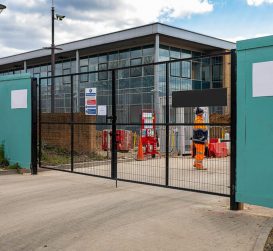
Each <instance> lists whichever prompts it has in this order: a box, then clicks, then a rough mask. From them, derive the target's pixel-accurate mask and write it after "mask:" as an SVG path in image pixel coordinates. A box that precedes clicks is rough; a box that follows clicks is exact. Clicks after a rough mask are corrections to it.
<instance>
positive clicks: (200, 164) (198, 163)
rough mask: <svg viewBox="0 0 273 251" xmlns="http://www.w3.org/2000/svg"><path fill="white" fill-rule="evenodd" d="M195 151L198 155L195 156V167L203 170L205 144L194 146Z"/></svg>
mask: <svg viewBox="0 0 273 251" xmlns="http://www.w3.org/2000/svg"><path fill="white" fill-rule="evenodd" d="M194 146H195V149H196V154H195V166H196V167H197V168H202V167H203V159H204V157H205V144H196V143H195V144H194Z"/></svg>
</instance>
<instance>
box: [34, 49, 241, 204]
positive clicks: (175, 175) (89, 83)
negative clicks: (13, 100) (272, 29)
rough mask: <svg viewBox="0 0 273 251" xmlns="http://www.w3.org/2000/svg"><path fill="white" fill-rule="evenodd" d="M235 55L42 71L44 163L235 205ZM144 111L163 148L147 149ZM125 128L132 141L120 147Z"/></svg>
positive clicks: (41, 156)
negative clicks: (198, 156) (201, 137)
mask: <svg viewBox="0 0 273 251" xmlns="http://www.w3.org/2000/svg"><path fill="white" fill-rule="evenodd" d="M235 61H236V54H235V51H232V52H227V53H222V54H217V55H210V56H200V57H194V58H181V59H180V58H177V59H173V60H172V61H165V62H158V63H151V64H139V65H134V66H128V67H121V68H113V69H110V68H111V66H112V65H118V63H119V62H118V61H117V62H116V63H117V64H110V63H109V65H108V70H100V71H88V70H85V72H81V73H75V74H68V75H60V76H55V77H54V78H53V77H41V78H40V79H39V88H38V90H39V93H38V96H39V166H40V167H42V168H48V169H54V170H61V171H66V172H73V173H77V174H85V175H91V176H97V177H103V178H109V179H116V180H119V181H129V182H135V183H141V184H149V185H155V186H160V187H168V188H174V189H182V190H188V191H196V192H201V193H207V194H214V195H221V196H227V197H229V196H230V197H231V207H232V208H233V209H235V208H236V203H235V201H234V192H235V185H234V184H235V161H234V160H235V138H236V134H235V125H236V114H235V112H236V100H235V95H236V94H235V92H236V88H235V87H236V76H235V68H236V62H235ZM104 69H107V68H104ZM88 93H89V96H92V97H93V98H92V100H90V99H89V98H88V97H87V94H88ZM217 93H222V94H223V95H222V94H221V95H222V96H221V95H220V96H218V94H217ZM204 95H205V96H204ZM52 97H53V98H52ZM187 97H188V98H187ZM219 97H220V98H219ZM223 99H225V100H223ZM87 100H89V101H88V102H87ZM196 106H202V107H203V109H204V110H205V111H206V123H205V125H206V127H207V128H208V133H209V140H208V142H207V147H206V149H207V150H206V156H207V157H206V158H205V160H204V165H205V166H206V167H207V168H208V170H206V171H201V170H196V169H195V168H194V167H193V161H194V158H193V154H194V149H193V145H192V141H191V137H192V130H193V126H194V108H195V107H196ZM144 111H148V113H149V111H150V113H151V114H154V115H155V117H156V119H155V121H152V120H151V121H150V123H149V122H147V121H146V125H147V126H151V128H155V132H154V134H153V135H154V137H155V140H156V143H157V144H156V147H157V149H156V150H157V151H158V154H145V146H143V143H145V142H142V140H141V131H142V130H141V128H142V127H143V121H142V119H141V116H142V114H143V112H144ZM123 131H127V132H128V131H129V135H130V138H129V141H130V146H131V147H130V149H128V150H126V151H118V148H117V144H121V143H123V142H120V141H122V140H121V139H122V137H121V135H120V134H121V132H123ZM117 134H119V135H117ZM103 137H107V140H108V141H107V142H108V146H107V147H106V146H105V143H104V147H103V146H102V145H103V144H102V142H103ZM104 140H105V138H104ZM117 141H119V142H117ZM141 146H143V149H140V148H141ZM105 147H106V148H105ZM143 151H144V153H143V156H140V157H141V158H139V156H138V155H139V154H142V152H143ZM142 157H143V158H142ZM138 159H141V160H138Z"/></svg>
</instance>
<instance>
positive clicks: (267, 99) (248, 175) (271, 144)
mask: <svg viewBox="0 0 273 251" xmlns="http://www.w3.org/2000/svg"><path fill="white" fill-rule="evenodd" d="M237 63H238V65H237V152H236V154H237V163H236V164H237V178H236V201H238V202H242V203H250V204H256V205H261V206H266V207H273V36H268V37H263V38H256V39H249V40H245V41H239V42H238V43H237Z"/></svg>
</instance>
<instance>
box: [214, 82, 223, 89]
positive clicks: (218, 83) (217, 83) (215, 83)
mask: <svg viewBox="0 0 273 251" xmlns="http://www.w3.org/2000/svg"><path fill="white" fill-rule="evenodd" d="M222 87H223V82H222V81H213V82H212V88H222Z"/></svg>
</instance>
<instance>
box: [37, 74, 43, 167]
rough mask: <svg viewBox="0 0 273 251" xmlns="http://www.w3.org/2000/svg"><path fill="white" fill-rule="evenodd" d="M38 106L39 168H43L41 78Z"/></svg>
mask: <svg viewBox="0 0 273 251" xmlns="http://www.w3.org/2000/svg"><path fill="white" fill-rule="evenodd" d="M38 88H39V89H38V99H39V101H38V105H39V114H38V121H39V122H38V123H39V129H38V130H39V153H38V155H39V156H38V159H39V167H40V168H41V162H42V132H41V130H42V124H41V123H42V121H41V119H42V114H41V109H42V106H41V105H42V103H41V79H40V78H39V85H38Z"/></svg>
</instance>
